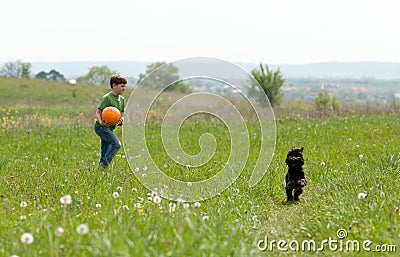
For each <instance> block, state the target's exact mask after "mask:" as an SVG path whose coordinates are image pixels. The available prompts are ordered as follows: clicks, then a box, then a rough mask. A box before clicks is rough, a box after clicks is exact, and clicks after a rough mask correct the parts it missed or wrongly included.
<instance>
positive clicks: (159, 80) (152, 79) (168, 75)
mask: <svg viewBox="0 0 400 257" xmlns="http://www.w3.org/2000/svg"><path fill="white" fill-rule="evenodd" d="M163 65H165V66H164V67H163V68H162V69H159V70H157V72H156V73H155V74H153V75H155V76H149V77H147V78H146V79H145V77H146V76H147V75H149V74H150V73H151V72H152V71H154V70H155V69H157V68H159V67H160V66H163ZM178 80H179V74H178V68H177V67H175V66H174V65H172V64H170V63H169V64H167V63H166V62H154V63H150V64H149V65H147V66H146V73H145V74H139V79H138V82H137V84H139V83H141V85H142V86H144V87H147V88H152V89H156V88H162V87H164V86H167V83H171V81H178ZM166 91H175V92H180V93H189V92H191V90H190V87H189V86H187V85H186V84H184V83H182V82H180V81H179V82H176V83H173V84H172V85H170V86H169V87H168V88H167V89H166Z"/></svg>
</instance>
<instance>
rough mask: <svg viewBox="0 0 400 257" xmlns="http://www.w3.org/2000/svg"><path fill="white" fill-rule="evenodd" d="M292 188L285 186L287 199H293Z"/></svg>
mask: <svg viewBox="0 0 400 257" xmlns="http://www.w3.org/2000/svg"><path fill="white" fill-rule="evenodd" d="M292 191H293V190H292V189H289V188H287V187H286V196H287V201H288V202H289V201H293V195H292Z"/></svg>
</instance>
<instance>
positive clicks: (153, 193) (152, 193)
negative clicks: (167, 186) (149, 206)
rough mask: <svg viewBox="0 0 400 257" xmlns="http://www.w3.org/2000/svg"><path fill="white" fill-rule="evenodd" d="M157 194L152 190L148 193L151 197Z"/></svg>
mask: <svg viewBox="0 0 400 257" xmlns="http://www.w3.org/2000/svg"><path fill="white" fill-rule="evenodd" d="M157 195H158V194H157V192H154V191H152V192H151V193H150V196H151V197H155V196H157Z"/></svg>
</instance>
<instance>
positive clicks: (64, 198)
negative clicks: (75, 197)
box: [60, 195, 72, 205]
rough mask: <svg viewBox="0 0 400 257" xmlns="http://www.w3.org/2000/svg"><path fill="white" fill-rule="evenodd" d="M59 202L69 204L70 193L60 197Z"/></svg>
mask: <svg viewBox="0 0 400 257" xmlns="http://www.w3.org/2000/svg"><path fill="white" fill-rule="evenodd" d="M60 202H61V204H63V205H67V204H71V202H72V197H71V195H64V196H62V197H61V198H60Z"/></svg>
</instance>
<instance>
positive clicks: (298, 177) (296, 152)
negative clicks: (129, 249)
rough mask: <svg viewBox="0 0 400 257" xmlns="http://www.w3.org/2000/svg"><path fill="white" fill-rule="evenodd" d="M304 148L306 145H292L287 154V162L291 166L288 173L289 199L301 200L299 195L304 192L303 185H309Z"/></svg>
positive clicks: (287, 192)
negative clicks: (305, 173) (304, 166)
mask: <svg viewBox="0 0 400 257" xmlns="http://www.w3.org/2000/svg"><path fill="white" fill-rule="evenodd" d="M303 150H304V147H302V148H295V147H292V149H290V151H289V153H288V154H287V156H286V161H285V162H286V165H287V166H288V167H289V170H288V172H287V173H286V195H287V200H288V201H293V200H294V201H300V199H299V196H300V195H301V193H303V187H305V186H306V185H307V180H306V177H305V176H304V169H303V165H304V158H303ZM293 191H294V193H293Z"/></svg>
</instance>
